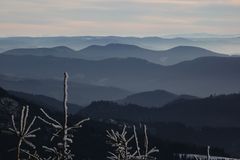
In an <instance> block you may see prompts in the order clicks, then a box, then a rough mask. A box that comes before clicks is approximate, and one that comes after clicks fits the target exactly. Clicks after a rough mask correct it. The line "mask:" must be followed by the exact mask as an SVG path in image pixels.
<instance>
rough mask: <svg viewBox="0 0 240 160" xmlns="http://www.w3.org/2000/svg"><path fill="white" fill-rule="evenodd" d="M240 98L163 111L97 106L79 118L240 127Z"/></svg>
mask: <svg viewBox="0 0 240 160" xmlns="http://www.w3.org/2000/svg"><path fill="white" fill-rule="evenodd" d="M239 99H240V94H239V93H238V94H229V95H220V96H210V97H207V98H202V99H190V100H186V99H185V100H184V99H181V100H176V101H173V102H171V103H169V104H167V105H165V106H164V107H162V108H146V107H142V106H139V105H135V104H127V105H120V104H118V103H115V102H109V101H99V102H93V103H91V104H90V105H89V106H88V107H86V108H84V109H82V110H80V112H79V113H78V114H79V115H85V116H89V117H91V118H97V119H116V120H119V119H124V120H128V121H135V122H152V123H155V122H177V123H182V124H185V125H190V126H209V127H240V118H239V115H238V113H239V112H240V107H239V106H240V101H239Z"/></svg>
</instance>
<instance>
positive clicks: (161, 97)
mask: <svg viewBox="0 0 240 160" xmlns="http://www.w3.org/2000/svg"><path fill="white" fill-rule="evenodd" d="M195 98H197V97H194V96H190V95H177V94H174V93H170V92H167V91H164V90H154V91H146V92H141V93H136V94H132V95H129V96H127V97H126V98H124V99H121V100H119V101H117V102H118V103H120V104H136V105H140V106H144V107H157V108H159V107H162V106H164V105H166V104H168V103H170V102H173V101H175V100H180V99H195Z"/></svg>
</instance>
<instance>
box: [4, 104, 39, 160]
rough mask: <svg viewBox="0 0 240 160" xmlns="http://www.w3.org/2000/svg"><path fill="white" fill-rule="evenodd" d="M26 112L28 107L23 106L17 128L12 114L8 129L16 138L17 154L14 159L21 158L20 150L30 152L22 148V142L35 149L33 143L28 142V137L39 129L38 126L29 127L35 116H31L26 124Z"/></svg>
mask: <svg viewBox="0 0 240 160" xmlns="http://www.w3.org/2000/svg"><path fill="white" fill-rule="evenodd" d="M28 113H29V107H28V106H26V107H25V106H23V108H22V112H21V119H20V124H19V128H17V125H16V123H15V117H14V115H12V128H9V130H10V131H11V132H12V133H14V134H15V135H16V137H17V138H18V144H17V148H16V150H17V155H16V159H17V160H20V158H21V152H24V153H28V154H30V152H29V151H28V150H26V149H23V148H22V144H23V143H25V144H27V145H28V146H30V147H31V148H33V149H35V148H36V147H35V145H34V144H33V143H32V142H30V141H29V140H28V139H29V138H34V137H36V135H35V134H34V133H35V132H36V131H38V130H40V128H37V129H31V128H32V126H33V124H34V122H35V120H36V116H35V117H34V118H33V120H32V121H31V122H30V123H29V125H27V120H28Z"/></svg>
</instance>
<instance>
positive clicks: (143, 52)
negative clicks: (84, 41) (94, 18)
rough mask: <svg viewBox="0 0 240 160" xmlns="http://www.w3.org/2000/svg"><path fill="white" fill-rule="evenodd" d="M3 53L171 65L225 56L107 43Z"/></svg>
mask: <svg viewBox="0 0 240 160" xmlns="http://www.w3.org/2000/svg"><path fill="white" fill-rule="evenodd" d="M2 54H4V55H34V56H55V57H66V58H81V59H87V60H103V59H108V58H128V57H133V58H140V59H145V60H147V61H149V62H152V63H157V64H162V65H172V64H176V63H179V62H182V61H186V60H192V59H195V58H199V57H208V56H227V55H223V54H219V53H216V52H212V51H209V50H206V49H203V48H198V47H191V46H178V47H175V48H172V49H168V50H164V51H154V50H149V49H144V48H141V47H138V46H135V45H127V44H108V45H106V46H99V45H92V46H89V47H87V48H84V49H82V50H80V51H74V50H72V49H70V48H67V47H64V46H59V47H54V48H32V49H31V48H25V49H23V48H22V49H13V50H9V51H6V52H3V53H2Z"/></svg>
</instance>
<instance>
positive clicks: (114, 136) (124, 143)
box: [107, 125, 159, 160]
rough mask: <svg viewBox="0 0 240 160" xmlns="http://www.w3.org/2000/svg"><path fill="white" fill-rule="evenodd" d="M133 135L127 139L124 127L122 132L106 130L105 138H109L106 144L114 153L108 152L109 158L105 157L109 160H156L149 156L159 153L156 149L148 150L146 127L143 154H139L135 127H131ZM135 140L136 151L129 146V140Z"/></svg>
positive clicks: (145, 128) (145, 129) (139, 149)
mask: <svg viewBox="0 0 240 160" xmlns="http://www.w3.org/2000/svg"><path fill="white" fill-rule="evenodd" d="M133 132H134V133H133V134H132V135H131V136H130V137H129V138H127V131H126V125H124V127H123V130H122V132H121V133H120V132H118V131H114V130H110V131H108V130H107V137H108V138H109V141H108V143H109V144H110V145H111V146H112V147H113V148H114V152H109V154H110V156H109V157H107V158H108V159H110V160H152V159H156V158H155V157H152V156H151V154H153V153H156V152H159V151H158V149H156V147H154V148H152V149H150V150H149V149H148V148H149V146H148V135H147V127H146V125H144V136H145V139H144V147H145V152H144V153H141V148H140V147H139V141H138V137H137V133H136V127H135V126H133ZM133 139H135V143H136V146H135V147H136V150H133V147H131V146H129V144H130V142H131V140H133Z"/></svg>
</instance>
